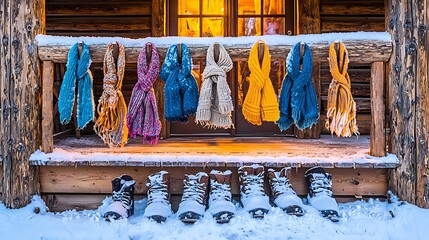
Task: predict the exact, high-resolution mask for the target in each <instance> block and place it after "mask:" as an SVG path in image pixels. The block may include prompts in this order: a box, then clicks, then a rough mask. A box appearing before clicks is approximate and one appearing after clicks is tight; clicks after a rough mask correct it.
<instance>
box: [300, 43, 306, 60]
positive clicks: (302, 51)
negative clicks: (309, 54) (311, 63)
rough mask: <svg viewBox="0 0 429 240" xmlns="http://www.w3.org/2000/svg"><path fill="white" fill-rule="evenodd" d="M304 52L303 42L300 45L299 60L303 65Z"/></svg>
mask: <svg viewBox="0 0 429 240" xmlns="http://www.w3.org/2000/svg"><path fill="white" fill-rule="evenodd" d="M304 52H305V43H304V42H301V43H300V45H299V59H300V62H301V63H302V58H303V56H304Z"/></svg>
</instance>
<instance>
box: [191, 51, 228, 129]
mask: <svg viewBox="0 0 429 240" xmlns="http://www.w3.org/2000/svg"><path fill="white" fill-rule="evenodd" d="M231 69H232V60H231V58H230V57H229V55H228V53H227V52H226V50H225V48H224V47H223V46H222V45H221V44H219V58H218V61H217V62H216V61H215V59H214V44H212V45H210V47H209V49H208V50H207V58H206V67H205V68H204V72H203V76H204V80H203V83H202V86H201V90H200V99H199V101H198V108H197V114H196V118H195V122H197V123H200V124H201V125H203V126H204V127H206V126H207V127H209V128H214V129H216V128H224V129H227V128H230V127H231V126H232V119H231V111H232V110H234V105H233V103H232V98H231V89H230V88H229V86H228V82H227V80H226V73H227V72H229V71H230V70H231ZM213 89H214V90H213Z"/></svg>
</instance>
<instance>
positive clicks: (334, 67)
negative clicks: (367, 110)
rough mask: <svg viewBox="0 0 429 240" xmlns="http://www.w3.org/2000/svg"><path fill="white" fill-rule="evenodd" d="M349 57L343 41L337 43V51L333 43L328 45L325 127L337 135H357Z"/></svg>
mask: <svg viewBox="0 0 429 240" xmlns="http://www.w3.org/2000/svg"><path fill="white" fill-rule="evenodd" d="M348 64H349V57H348V53H347V49H346V48H345V46H344V44H343V43H341V42H340V43H339V53H338V56H337V52H336V50H335V43H332V44H331V46H330V47H329V69H330V71H331V75H332V82H331V84H330V85H329V90H328V106H327V118H326V124H325V127H326V128H327V129H329V130H330V131H331V134H334V133H335V134H336V135H337V136H338V137H350V136H351V135H352V134H353V133H354V134H356V135H358V134H359V132H358V127H357V125H356V103H355V101H354V100H353V96H352V92H351V84H350V77H349V74H348V73H347V68H348Z"/></svg>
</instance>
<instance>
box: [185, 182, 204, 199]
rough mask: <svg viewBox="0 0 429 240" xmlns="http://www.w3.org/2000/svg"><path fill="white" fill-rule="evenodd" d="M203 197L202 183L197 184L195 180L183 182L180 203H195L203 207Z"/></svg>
mask: <svg viewBox="0 0 429 240" xmlns="http://www.w3.org/2000/svg"><path fill="white" fill-rule="evenodd" d="M204 195H205V189H204V183H199V182H198V180H196V179H190V180H185V181H184V189H183V196H182V201H188V200H189V201H197V202H198V203H199V204H201V205H205V204H204Z"/></svg>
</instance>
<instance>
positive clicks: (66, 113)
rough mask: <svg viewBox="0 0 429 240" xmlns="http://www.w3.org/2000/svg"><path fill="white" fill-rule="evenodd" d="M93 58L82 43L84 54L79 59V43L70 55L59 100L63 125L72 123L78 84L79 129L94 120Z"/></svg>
mask: <svg viewBox="0 0 429 240" xmlns="http://www.w3.org/2000/svg"><path fill="white" fill-rule="evenodd" d="M90 65H91V56H90V54H89V49H88V46H87V45H86V44H85V43H82V54H81V56H80V58H79V53H78V43H76V44H75V45H73V47H72V48H71V49H70V51H69V53H68V58H67V69H66V73H65V74H64V79H63V83H62V84H61V89H60V96H59V99H58V110H59V112H60V121H61V123H62V124H66V123H69V122H70V119H71V115H72V112H73V106H74V104H75V98H76V97H75V95H76V94H75V90H76V82H77V84H78V85H77V91H78V93H77V106H76V107H77V128H78V129H83V128H84V127H85V126H86V124H88V123H89V122H90V121H92V120H93V119H94V110H95V103H94V96H93V94H92V82H93V80H92V74H91V71H90V70H89V66H90Z"/></svg>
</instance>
